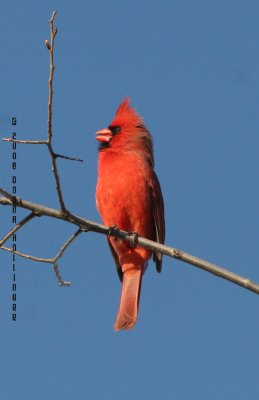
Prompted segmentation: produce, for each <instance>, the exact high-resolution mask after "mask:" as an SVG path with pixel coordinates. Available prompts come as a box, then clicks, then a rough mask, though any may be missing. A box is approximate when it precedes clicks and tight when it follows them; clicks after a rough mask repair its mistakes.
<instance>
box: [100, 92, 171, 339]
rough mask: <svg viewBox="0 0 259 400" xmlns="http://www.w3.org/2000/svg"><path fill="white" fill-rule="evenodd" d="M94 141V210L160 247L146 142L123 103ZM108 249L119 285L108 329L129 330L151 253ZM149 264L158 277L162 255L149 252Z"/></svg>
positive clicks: (160, 223)
mask: <svg viewBox="0 0 259 400" xmlns="http://www.w3.org/2000/svg"><path fill="white" fill-rule="evenodd" d="M96 139H97V140H99V141H100V142H101V143H100V147H99V160H98V182H97V187H96V205H97V208H98V210H99V213H100V215H101V217H102V220H103V223H104V224H105V225H108V226H111V227H112V226H117V227H118V228H119V229H122V230H125V231H128V232H137V233H138V234H139V235H140V236H143V237H145V238H147V239H150V240H155V241H157V242H159V243H164V239H165V222H164V202H163V196H162V193H161V188H160V184H159V181H158V178H157V176H156V174H155V172H154V169H153V168H154V157H153V144H152V138H151V135H150V133H149V131H148V130H147V128H146V127H145V125H144V123H143V120H142V118H141V117H140V116H139V115H138V114H137V112H136V111H135V110H134V109H133V108H132V107H131V106H130V102H129V99H128V98H126V99H124V100H123V101H122V103H121V104H120V106H119V108H118V109H117V112H116V115H115V117H114V119H113V121H112V122H111V124H110V125H109V126H108V128H106V129H103V130H100V131H98V132H97V133H96ZM108 244H109V247H110V250H111V252H112V255H113V258H114V261H115V264H116V267H117V271H118V274H119V278H120V280H121V281H122V290H121V299H120V306H119V310H118V314H117V318H116V322H115V325H114V329H115V330H116V331H117V330H122V329H130V328H133V327H134V326H135V324H136V322H137V317H138V305H139V296H140V288H141V280H142V275H143V273H144V272H145V269H146V267H147V261H148V259H149V258H150V257H151V256H152V252H151V251H149V250H146V249H144V248H142V247H140V246H135V248H134V246H132V244H130V243H129V242H126V241H123V240H120V239H116V238H114V237H110V236H109V237H108ZM153 259H154V261H155V263H156V268H157V271H158V272H160V271H161V266H162V254H161V253H156V252H154V253H153Z"/></svg>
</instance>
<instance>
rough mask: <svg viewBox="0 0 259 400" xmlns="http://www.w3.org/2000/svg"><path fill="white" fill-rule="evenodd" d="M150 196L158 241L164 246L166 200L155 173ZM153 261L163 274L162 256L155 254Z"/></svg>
mask: <svg viewBox="0 0 259 400" xmlns="http://www.w3.org/2000/svg"><path fill="white" fill-rule="evenodd" d="M150 195H151V204H152V211H153V220H154V225H155V232H156V241H157V242H158V243H162V244H164V241H165V219H164V200H163V196H162V191H161V187H160V183H159V180H158V178H157V176H156V174H155V172H153V176H152V179H151V183H150ZM153 260H154V262H155V263H156V269H157V272H161V269H162V254H161V253H155V252H154V253H153Z"/></svg>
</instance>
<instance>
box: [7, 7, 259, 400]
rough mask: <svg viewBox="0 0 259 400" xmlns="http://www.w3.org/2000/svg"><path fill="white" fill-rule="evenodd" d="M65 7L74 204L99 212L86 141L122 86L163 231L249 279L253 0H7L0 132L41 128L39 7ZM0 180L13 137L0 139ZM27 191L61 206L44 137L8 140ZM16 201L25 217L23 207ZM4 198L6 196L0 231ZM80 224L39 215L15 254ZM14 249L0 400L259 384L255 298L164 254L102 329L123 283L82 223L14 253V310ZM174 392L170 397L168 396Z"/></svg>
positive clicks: (57, 136) (43, 16) (197, 391)
mask: <svg viewBox="0 0 259 400" xmlns="http://www.w3.org/2000/svg"><path fill="white" fill-rule="evenodd" d="M54 9H55V10H57V11H58V15H57V18H56V25H57V26H58V36H57V40H56V52H55V64H56V71H55V73H56V75H55V82H54V105H53V114H54V116H53V118H54V121H53V133H54V146H55V149H56V151H57V152H59V153H64V154H67V155H71V156H78V157H81V158H83V159H84V163H83V164H81V163H74V162H69V161H62V160H61V161H59V163H58V167H59V172H60V178H61V183H62V187H63V193H64V197H65V201H66V204H67V206H68V208H69V209H70V210H71V211H72V212H74V213H76V214H79V215H81V216H83V217H85V218H88V219H90V220H94V221H100V218H99V215H98V213H97V211H96V208H95V185H96V177H97V168H96V166H97V143H96V141H95V140H94V132H95V131H96V130H98V129H101V128H104V127H106V126H107V125H108V124H109V122H110V121H111V119H112V117H113V115H114V112H115V110H116V108H117V106H118V104H119V103H120V101H121V100H122V99H123V97H125V96H130V97H131V99H132V104H133V106H134V107H135V108H136V109H137V110H138V111H139V113H140V114H141V115H142V116H143V117H144V119H145V123H146V125H147V126H148V128H149V129H150V131H151V132H152V134H153V139H154V145H155V160H156V172H157V174H158V176H159V179H160V182H161V186H162V190H163V195H164V200H165V207H166V226H167V231H166V244H168V245H172V246H175V247H178V248H181V249H183V250H185V251H187V252H189V253H192V254H194V255H196V256H199V257H202V258H205V259H208V260H210V261H211V262H215V263H218V264H219V265H221V266H223V267H226V268H229V269H231V270H233V271H235V272H237V273H239V274H242V275H245V276H247V277H250V278H251V279H253V280H255V281H259V254H258V234H259V228H258V198H259V188H258V187H259V186H258V150H259V136H258V100H259V92H258V89H259V79H258V69H259V65H258V64H259V41H258V40H259V39H258V38H259V27H258V26H259V25H258V20H259V5H258V1H252V0H248V1H239V0H235V1H234V0H225V1H222V0H219V1H217V2H212V1H202V0H198V1H195V2H194V1H190V0H186V1H176V0H172V1H166V0H162V1H160V2H157V1H150V0H149V1H147V0H142V1H140V2H139V1H135V0H131V1H130V2H128V1H110V2H107V1H98V0H95V1H88V2H83V1H74V2H73V3H72V2H69V1H66V0H65V1H62V2H59V1H44V2H41V3H39V2H33V1H29V0H25V1H23V2H18V1H13V2H9V3H8V2H2V5H1V13H0V26H1V31H2V32H1V35H0V46H1V52H2V59H1V66H0V69H1V77H2V79H1V93H0V100H1V109H0V121H1V137H6V136H10V135H11V132H12V126H11V117H12V116H14V115H15V116H16V117H17V129H16V132H17V135H18V137H19V138H21V139H22V138H27V139H43V138H45V137H46V125H47V97H48V87H47V80H48V73H49V70H48V68H49V61H48V52H47V50H46V48H45V46H44V40H45V39H46V38H48V37H49V27H48V20H49V17H50V15H51V12H52V11H53V10H54ZM0 154H1V176H0V187H5V188H6V189H8V188H10V180H11V172H12V171H11V168H10V161H11V147H10V145H9V144H7V143H2V142H0ZM16 174H17V189H18V194H19V196H21V197H22V198H24V199H28V200H31V201H33V202H38V203H41V204H44V205H48V206H52V207H58V202H57V196H56V192H55V185H54V181H53V177H52V175H51V166H50V160H49V157H48V154H47V151H46V149H45V148H41V147H40V146H38V147H37V148H36V147H33V146H23V145H20V146H19V147H18V149H17V173H16ZM24 215H26V212H24V211H21V212H19V217H20V218H22V217H23V216H24ZM10 218H11V210H9V209H7V208H4V207H0V220H1V226H0V235H1V236H3V235H4V233H6V232H7V231H8V229H9V228H10ZM73 231H74V228H73V227H72V226H69V225H66V224H64V223H62V222H59V221H54V220H53V221H52V220H50V219H47V218H45V219H43V218H41V219H37V220H36V221H33V222H32V223H31V224H30V225H27V226H26V227H25V228H24V229H23V230H22V231H20V232H19V234H18V239H17V243H18V244H17V245H18V249H20V250H21V251H25V252H29V253H32V254H34V255H38V256H45V257H52V256H53V255H54V254H56V252H57V251H58V249H59V248H60V246H61V244H62V243H63V242H64V241H65V240H66V239H67V238H68V237H69V236H70V235H71V234H72V232H73ZM11 268H12V265H11V256H10V254H7V253H4V252H2V253H0V276H1V279H0V326H1V334H0V337H1V357H0V370H1V371H2V377H4V379H3V380H2V383H1V394H2V397H3V398H5V399H6V400H9V399H12V400H13V399H14V400H16V399H21V398H26V399H27V400H31V399H35V398H36V399H37V400H43V399H44V400H45V399H46V398H49V399H54V398H62V399H63V400H66V399H70V398H72V397H73V398H91V399H93V400H95V399H100V398H113V399H114V400H116V399H121V398H123V399H124V400H128V399H132V398H136V399H138V398H141V397H142V398H143V397H145V398H149V399H151V400H152V399H157V398H158V396H159V398H176V399H178V400H182V399H190V398H191V399H196V398H199V399H208V398H209V399H210V400H216V399H229V398H234V399H235V400H239V399H244V398H254V397H255V396H256V395H258V393H259V379H258V374H259V364H258V352H259V346H258V337H259V312H258V310H259V299H258V297H257V296H256V295H255V294H253V293H250V292H248V291H246V290H244V289H241V288H239V287H237V286H234V285H232V284H230V283H228V282H226V281H223V280H220V279H217V278H216V277H214V276H212V275H209V274H207V273H205V272H202V271H199V270H197V269H195V268H193V267H191V266H189V265H185V264H182V263H179V262H178V261H176V260H173V259H169V258H164V265H163V272H162V274H160V275H158V274H157V273H156V272H155V268H154V265H153V264H152V263H150V266H149V268H148V270H147V272H146V273H145V276H144V280H143V286H142V297H141V304H140V314H139V321H138V324H137V326H136V328H135V329H134V330H132V331H129V332H117V333H115V332H114V331H113V323H114V320H115V316H116V312H117V307H118V302H119V294H120V283H119V280H118V278H117V274H116V271H115V267H114V265H113V259H112V257H111V255H110V253H109V250H108V248H107V245H106V240H105V238H104V237H102V236H99V235H97V234H93V233H87V234H84V235H81V236H80V237H79V238H78V240H77V241H76V242H74V244H73V245H72V246H71V247H70V248H69V249H68V250H67V252H66V253H65V255H64V257H63V258H62V261H61V263H60V270H61V272H62V275H63V278H64V279H66V280H70V281H71V282H72V285H71V287H69V288H61V287H58V285H57V283H56V280H55V276H54V273H53V271H52V269H51V267H50V266H49V265H45V264H40V263H35V262H31V261H27V260H23V259H18V260H17V263H16V269H17V274H16V277H17V318H18V321H17V322H16V323H13V322H12V321H11V304H12V303H11V294H12V292H11V283H12V272H11ZM169 396H170V397H169Z"/></svg>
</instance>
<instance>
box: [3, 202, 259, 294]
mask: <svg viewBox="0 0 259 400" xmlns="http://www.w3.org/2000/svg"><path fill="white" fill-rule="evenodd" d="M0 204H2V205H7V206H11V205H12V202H11V201H10V200H9V199H7V198H3V197H1V198H0ZM16 205H17V206H18V207H22V208H25V209H28V210H31V211H34V212H35V213H37V214H40V215H42V216H48V217H52V218H57V219H60V220H63V221H66V222H69V223H71V224H74V225H77V226H78V227H79V228H80V229H81V230H85V231H92V232H97V233H100V234H102V235H106V236H108V235H109V236H114V237H117V238H120V239H123V240H126V241H128V242H132V234H131V233H129V232H125V231H122V230H120V229H117V228H114V227H113V228H112V229H110V227H107V226H104V225H101V224H97V223H96V222H92V221H89V220H86V219H84V218H82V217H79V216H77V215H74V214H72V213H69V214H64V213H63V212H62V211H59V210H56V209H53V208H48V207H45V206H43V205H40V204H35V203H31V202H29V201H26V200H22V199H20V198H17V199H16ZM135 242H136V243H137V245H139V246H141V247H144V248H146V249H148V250H151V251H156V252H160V253H162V254H164V255H167V256H169V257H173V258H176V259H177V260H180V261H184V262H186V263H188V264H191V265H193V266H195V267H198V268H200V269H203V270H205V271H207V272H210V273H212V274H214V275H216V276H218V277H219V278H223V279H226V280H228V281H230V282H232V283H234V284H236V285H239V286H242V287H243V288H245V289H248V290H250V291H252V292H254V293H257V294H259V284H257V283H256V282H253V281H251V280H250V279H248V278H246V277H243V276H241V275H238V274H235V273H234V272H231V271H229V270H227V269H225V268H222V267H219V266H218V265H216V264H213V263H210V262H208V261H206V260H203V259H201V258H198V257H195V256H193V255H191V254H189V253H187V252H185V251H183V250H179V249H176V248H174V247H169V246H166V245H162V244H160V243H157V242H153V241H152V240H149V239H145V238H143V237H140V236H137V238H136V237H135Z"/></svg>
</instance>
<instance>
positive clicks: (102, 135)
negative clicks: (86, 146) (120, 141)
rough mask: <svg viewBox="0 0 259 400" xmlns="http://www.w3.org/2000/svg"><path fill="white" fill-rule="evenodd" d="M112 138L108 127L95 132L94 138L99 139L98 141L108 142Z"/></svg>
mask: <svg viewBox="0 0 259 400" xmlns="http://www.w3.org/2000/svg"><path fill="white" fill-rule="evenodd" d="M111 138H112V133H111V131H110V129H108V128H105V129H102V130H100V131H98V132H96V138H95V139H96V140H99V142H106V143H108V142H109V141H110V140H111Z"/></svg>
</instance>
